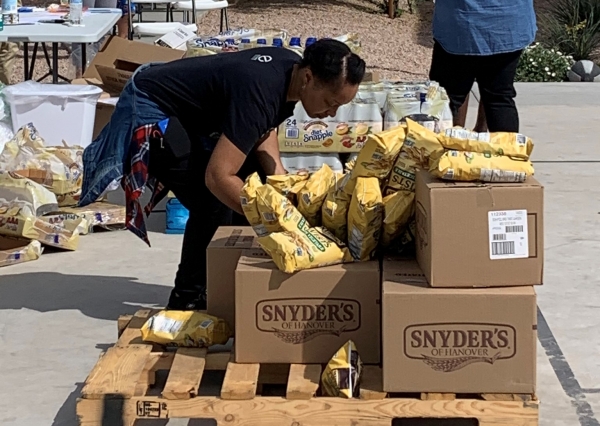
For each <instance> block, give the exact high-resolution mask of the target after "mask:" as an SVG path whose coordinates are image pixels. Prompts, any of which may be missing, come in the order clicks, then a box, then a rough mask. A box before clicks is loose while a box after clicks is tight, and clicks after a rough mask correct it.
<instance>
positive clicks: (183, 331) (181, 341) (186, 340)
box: [142, 311, 233, 348]
mask: <svg viewBox="0 0 600 426" xmlns="http://www.w3.org/2000/svg"><path fill="white" fill-rule="evenodd" d="M232 336H233V333H232V332H231V329H230V328H229V325H228V324H227V323H226V322H225V320H222V319H220V318H217V317H213V316H211V315H207V314H204V313H202V312H198V311H160V312H159V313H157V314H155V315H154V316H152V317H151V318H149V319H148V321H146V323H145V324H144V325H143V326H142V339H143V340H144V341H145V342H154V343H159V344H161V345H167V346H179V347H189V348H207V347H209V346H212V345H224V344H225V343H227V341H228V340H229V338H230V337H232Z"/></svg>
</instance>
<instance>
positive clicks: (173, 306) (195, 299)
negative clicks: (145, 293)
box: [166, 290, 206, 311]
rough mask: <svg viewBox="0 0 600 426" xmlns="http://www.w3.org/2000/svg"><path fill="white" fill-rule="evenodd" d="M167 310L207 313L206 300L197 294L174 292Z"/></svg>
mask: <svg viewBox="0 0 600 426" xmlns="http://www.w3.org/2000/svg"><path fill="white" fill-rule="evenodd" d="M166 309H167V310H169V311H205V310H206V298H205V297H203V296H202V295H198V293H196V292H187V291H178V292H176V291H175V290H173V291H172V292H171V297H169V304H168V305H167V308H166Z"/></svg>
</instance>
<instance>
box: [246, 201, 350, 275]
mask: <svg viewBox="0 0 600 426" xmlns="http://www.w3.org/2000/svg"><path fill="white" fill-rule="evenodd" d="M288 219H289V222H288V223H289V225H290V226H289V227H288V228H289V229H292V228H295V230H288V231H283V232H274V233H272V234H269V235H267V236H265V237H261V238H259V239H258V244H259V245H260V246H261V247H262V249H263V250H264V251H266V252H267V253H268V254H269V255H270V256H271V258H272V259H273V261H274V262H275V265H277V267H278V268H279V269H280V270H281V271H283V272H286V273H288V274H291V273H294V272H297V271H301V270H303V269H311V268H318V267H320V266H327V265H335V264H338V263H345V262H352V256H351V255H350V252H349V251H348V249H347V248H346V247H343V244H342V243H341V241H339V240H337V239H336V238H335V237H334V236H333V235H332V234H331V233H329V232H328V231H327V230H326V229H324V228H313V227H311V226H310V225H309V223H308V222H307V221H306V219H304V218H303V217H302V215H300V214H299V213H298V212H297V211H296V212H294V213H293V214H292V215H291V216H290V217H289V218H288Z"/></svg>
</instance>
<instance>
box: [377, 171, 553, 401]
mask: <svg viewBox="0 0 600 426" xmlns="http://www.w3.org/2000/svg"><path fill="white" fill-rule="evenodd" d="M416 218H417V261H418V264H417V262H416V261H415V260H403V261H399V260H394V259H386V260H384V262H383V285H382V330H383V331H382V343H383V386H384V390H385V391H388V392H423V391H426V392H448V393H527V394H532V393H534V392H535V377H536V368H535V366H536V324H537V321H536V297H535V291H534V289H533V286H534V285H539V284H542V273H543V188H542V186H541V185H540V184H539V183H538V182H537V181H535V180H533V179H530V180H528V181H527V182H525V183H524V184H505V183H501V184H500V183H498V184H495V183H491V184H482V183H455V182H442V181H439V180H436V179H434V178H432V177H431V176H430V175H429V174H428V173H425V172H421V173H419V174H418V176H417V183H416Z"/></svg>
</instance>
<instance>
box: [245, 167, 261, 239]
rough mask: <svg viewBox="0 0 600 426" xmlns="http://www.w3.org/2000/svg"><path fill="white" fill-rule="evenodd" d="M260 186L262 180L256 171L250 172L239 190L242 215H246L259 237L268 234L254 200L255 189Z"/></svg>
mask: <svg viewBox="0 0 600 426" xmlns="http://www.w3.org/2000/svg"><path fill="white" fill-rule="evenodd" d="M261 186H262V182H261V181H260V177H259V176H258V173H252V174H251V175H250V176H248V177H247V178H246V182H245V183H244V186H242V190H241V192H240V202H241V203H242V210H243V211H244V216H246V219H247V220H248V223H249V224H250V226H251V227H252V229H254V232H256V235H258V236H259V237H262V236H263V235H266V234H268V232H267V230H266V228H265V226H264V225H263V223H262V220H261V218H260V212H259V211H258V204H257V200H256V190H257V189H258V188H259V187H261Z"/></svg>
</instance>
